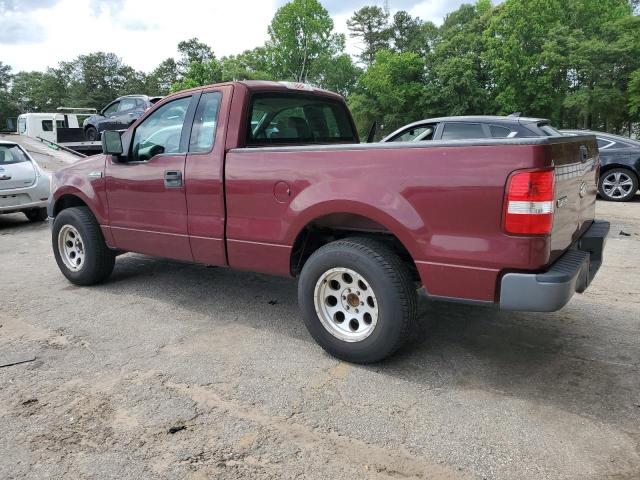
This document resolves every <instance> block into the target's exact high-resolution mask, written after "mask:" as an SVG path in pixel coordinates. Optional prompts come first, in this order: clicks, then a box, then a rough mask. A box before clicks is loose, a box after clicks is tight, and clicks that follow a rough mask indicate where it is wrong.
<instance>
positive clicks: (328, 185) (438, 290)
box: [225, 136, 597, 302]
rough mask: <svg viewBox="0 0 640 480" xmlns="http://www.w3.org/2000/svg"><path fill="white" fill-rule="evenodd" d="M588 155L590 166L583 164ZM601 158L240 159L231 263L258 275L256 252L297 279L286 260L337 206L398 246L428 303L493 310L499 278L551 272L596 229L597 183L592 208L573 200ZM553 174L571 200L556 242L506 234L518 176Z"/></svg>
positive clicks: (391, 151) (566, 151) (385, 150)
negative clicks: (451, 300) (512, 181)
mask: <svg viewBox="0 0 640 480" xmlns="http://www.w3.org/2000/svg"><path fill="white" fill-rule="evenodd" d="M581 145H586V148H587V151H588V153H589V155H588V157H589V158H588V159H587V162H582V161H581V160H580V159H579V158H577V157H576V155H577V154H576V152H578V149H579V147H580V146H581ZM596 156H597V149H596V147H595V139H594V138H593V137H588V136H587V137H566V138H565V137H547V138H520V139H495V140H494V139H486V140H473V141H438V142H425V143H413V142H407V143H383V144H348V145H327V146H293V147H261V148H239V149H232V150H230V151H229V152H228V153H227V157H226V167H225V183H226V208H227V225H226V236H227V254H228V259H229V264H230V266H232V267H237V268H246V269H255V268H256V265H255V260H254V258H255V257H254V255H255V253H254V252H256V250H257V251H259V252H260V254H262V255H264V258H269V259H271V260H270V261H268V262H265V265H264V268H263V270H264V271H266V272H269V273H280V274H288V273H289V272H288V269H289V265H288V262H287V261H285V259H288V258H289V256H290V255H291V248H292V246H293V245H294V244H295V241H296V238H297V236H298V235H299V234H300V232H301V231H302V230H303V229H304V228H305V226H306V225H308V224H309V223H312V222H314V221H316V222H317V219H318V218H320V217H322V216H323V215H335V214H336V213H337V212H336V208H338V209H339V210H340V209H342V210H344V212H345V213H349V214H352V215H356V216H361V217H363V218H366V219H369V220H372V221H373V222H375V223H376V224H377V225H378V227H380V228H381V229H382V230H385V231H388V232H389V233H391V234H393V235H395V236H396V237H398V239H399V240H400V241H401V242H402V244H403V245H404V246H405V247H406V249H407V251H408V252H409V253H410V255H411V257H412V258H413V259H414V262H415V264H416V267H417V269H418V271H419V272H420V276H421V279H422V281H423V284H424V286H425V289H426V290H427V292H428V294H430V295H432V296H446V297H460V298H468V299H472V300H477V301H486V302H494V301H496V295H497V294H498V291H497V290H498V288H497V285H498V280H499V277H500V275H501V274H502V273H504V272H508V271H511V272H513V271H531V270H533V271H535V270H541V269H543V268H545V267H546V266H548V265H549V264H550V263H552V262H553V261H554V260H555V258H557V256H558V255H560V254H561V253H562V252H563V251H565V250H567V249H568V248H569V247H570V246H571V244H572V243H573V241H574V239H575V238H577V236H578V235H579V233H580V232H581V231H584V230H585V229H586V228H588V225H589V224H590V222H591V221H592V220H593V206H594V205H595V174H594V175H592V177H593V181H591V182H590V184H589V188H588V192H587V197H586V198H587V200H586V202H585V204H586V205H587V206H586V208H583V207H580V206H579V205H578V204H576V203H575V202H576V200H575V198H573V197H577V192H578V191H579V186H577V185H578V174H577V173H576V172H578V171H579V172H580V178H582V176H584V175H586V174H587V172H595V168H596V167H595V165H596V163H597V162H596ZM554 165H555V166H556V169H557V170H558V172H559V173H558V175H560V176H557V177H556V183H557V185H558V186H559V189H558V191H559V192H560V193H561V194H562V196H567V197H571V201H569V198H567V202H568V207H569V208H567V209H566V211H563V212H561V214H560V215H557V216H556V220H555V222H554V229H553V232H552V234H551V235H550V236H545V237H539V236H536V237H530V236H514V235H507V234H506V233H504V231H503V228H502V214H503V206H504V201H505V184H506V181H507V178H508V177H509V175H510V174H511V173H512V172H513V171H514V170H519V169H533V168H536V169H539V168H550V167H552V166H554ZM580 181H581V180H580ZM278 182H282V184H284V185H286V186H288V188H290V195H291V201H290V202H284V203H278V202H273V196H274V185H275V184H278ZM565 182H567V183H565ZM574 189H575V195H573V194H572V193H571V192H572V191H573V190H574ZM249 191H250V192H251V195H250V197H249V196H247V193H248V192H249ZM338 205H339V207H338ZM257 206H258V207H257ZM260 254H259V255H260ZM285 269H287V271H285Z"/></svg>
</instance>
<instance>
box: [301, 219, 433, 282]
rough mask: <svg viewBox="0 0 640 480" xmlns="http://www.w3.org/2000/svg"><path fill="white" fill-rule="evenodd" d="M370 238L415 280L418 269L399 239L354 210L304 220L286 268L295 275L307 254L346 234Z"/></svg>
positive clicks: (347, 235) (417, 275)
mask: <svg viewBox="0 0 640 480" xmlns="http://www.w3.org/2000/svg"><path fill="white" fill-rule="evenodd" d="M356 236H357V237H367V238H374V239H376V240H378V241H380V242H382V243H384V244H386V245H387V246H389V247H390V248H391V249H392V250H393V251H394V252H395V253H396V254H397V255H398V256H399V257H400V258H401V259H402V260H403V261H404V262H405V263H406V264H407V265H408V266H409V270H410V271H411V274H412V276H413V277H414V278H415V279H416V280H419V279H420V276H419V274H418V269H417V267H416V264H415V262H414V260H413V257H412V255H411V254H410V253H409V250H408V249H407V247H406V246H405V245H404V244H403V243H402V241H401V240H400V239H399V238H398V236H397V235H395V234H394V233H393V232H392V231H391V230H389V229H388V228H387V227H385V226H384V225H382V224H380V223H379V222H377V221H375V220H372V219H371V218H368V217H366V216H364V215H360V214H357V213H348V212H341V213H330V214H326V215H323V216H320V217H317V218H315V219H313V220H312V221H310V222H308V223H307V224H306V225H305V226H304V227H303V228H302V230H301V231H300V232H299V233H298V235H297V236H296V238H295V241H294V243H293V247H292V249H291V259H290V269H291V274H292V275H293V276H298V275H299V274H300V272H301V271H302V267H303V266H304V264H305V262H306V261H307V260H308V259H309V257H310V256H311V255H312V254H313V253H314V252H315V251H316V250H318V249H319V248H320V247H322V246H324V245H326V244H327V243H330V242H333V241H335V240H340V239H342V238H346V237H356Z"/></svg>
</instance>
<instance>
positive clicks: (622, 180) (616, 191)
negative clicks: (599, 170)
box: [602, 172, 633, 198]
mask: <svg viewBox="0 0 640 480" xmlns="http://www.w3.org/2000/svg"><path fill="white" fill-rule="evenodd" d="M632 188H633V180H631V177H629V175H627V174H626V173H624V172H613V173H610V174H609V175H607V176H606V177H604V180H603V181H602V190H603V192H604V193H605V195H606V196H607V197H609V198H623V197H626V196H627V195H629V194H630V193H631V189H632Z"/></svg>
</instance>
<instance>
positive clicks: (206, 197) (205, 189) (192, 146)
mask: <svg viewBox="0 0 640 480" xmlns="http://www.w3.org/2000/svg"><path fill="white" fill-rule="evenodd" d="M232 92H233V87H232V86H230V85H225V86H216V87H208V88H206V89H204V90H203V91H202V94H201V95H200V98H199V101H198V106H197V108H196V110H195V116H194V119H193V127H192V129H191V137H190V140H189V151H188V153H187V159H186V165H185V174H186V179H187V182H186V194H187V211H188V229H189V238H190V240H191V251H192V252H193V259H194V260H195V261H196V262H200V263H206V264H209V265H226V264H227V255H226V248H225V240H224V236H225V201H224V155H225V137H226V129H227V115H228V113H229V106H230V103H231V95H232Z"/></svg>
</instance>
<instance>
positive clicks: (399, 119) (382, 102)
mask: <svg viewBox="0 0 640 480" xmlns="http://www.w3.org/2000/svg"><path fill="white" fill-rule="evenodd" d="M426 99H427V90H426V87H425V78H424V61H423V59H422V58H421V57H420V56H419V55H418V54H416V53H412V52H406V53H394V52H391V51H388V50H383V51H381V52H379V53H378V54H377V55H376V58H375V60H374V62H373V63H372V64H371V66H370V67H369V68H368V69H367V71H366V72H365V73H363V74H362V76H361V77H360V79H359V80H358V84H357V87H356V93H354V94H353V95H351V96H350V97H349V105H350V106H351V108H352V111H353V115H354V118H355V120H356V123H357V125H358V130H359V131H360V133H361V134H365V133H366V131H367V130H368V129H369V127H370V126H371V124H372V123H373V122H374V121H378V122H379V123H380V126H381V129H380V134H383V133H389V132H391V131H392V130H394V129H396V128H398V127H400V126H402V125H404V124H406V123H409V122H412V121H415V120H417V119H420V118H423V116H424V113H425V108H424V105H425V101H426Z"/></svg>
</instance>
